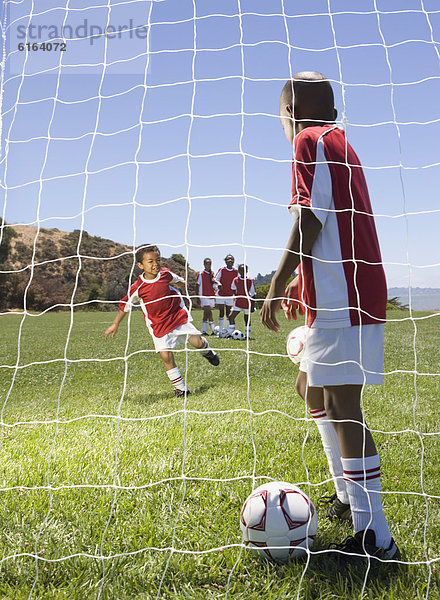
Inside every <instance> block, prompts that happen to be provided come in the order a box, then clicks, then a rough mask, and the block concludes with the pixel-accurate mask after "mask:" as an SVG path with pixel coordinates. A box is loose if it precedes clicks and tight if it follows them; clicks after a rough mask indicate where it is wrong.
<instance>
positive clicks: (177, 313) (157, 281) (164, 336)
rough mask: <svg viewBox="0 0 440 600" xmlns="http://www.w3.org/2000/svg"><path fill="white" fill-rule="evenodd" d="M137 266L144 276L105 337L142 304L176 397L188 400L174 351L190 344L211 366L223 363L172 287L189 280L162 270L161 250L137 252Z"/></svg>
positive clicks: (131, 291) (177, 292)
mask: <svg viewBox="0 0 440 600" xmlns="http://www.w3.org/2000/svg"><path fill="white" fill-rule="evenodd" d="M136 262H137V265H138V267H139V268H140V269H142V271H143V273H142V274H141V275H139V277H138V280H137V281H136V282H135V283H134V284H133V285H132V286H131V288H130V292H129V293H128V294H127V296H124V298H122V300H121V301H120V303H119V312H118V314H117V315H116V318H115V320H114V322H113V324H112V325H110V327H109V328H108V329H107V330H106V332H105V333H104V337H105V338H106V339H107V338H108V336H109V335H111V336H112V337H115V334H116V332H117V331H118V327H119V323H120V322H121V321H122V319H123V318H124V317H125V315H126V313H127V312H128V311H129V310H130V308H131V305H132V304H134V303H140V305H141V308H142V312H143V313H144V319H145V324H146V326H147V329H148V331H149V332H150V334H151V337H152V338H153V342H154V347H155V349H156V352H159V353H160V357H161V359H162V362H163V364H164V367H165V370H166V372H167V375H168V377H169V380H170V381H171V383H172V384H173V386H174V388H175V394H176V396H177V397H178V398H179V397H182V396H187V395H188V394H189V390H188V388H187V386H186V383H185V381H184V379H183V377H182V375H181V373H180V370H179V368H178V367H177V366H176V363H175V360H174V355H173V352H172V350H173V349H174V348H176V347H177V346H179V345H180V344H181V343H185V341H186V340H187V341H188V342H189V343H190V344H191V345H192V346H194V348H197V349H198V350H201V351H202V355H203V356H204V358H206V360H208V361H209V362H210V363H211V365H214V366H217V365H218V364H219V363H220V359H219V357H218V355H217V354H216V353H215V352H213V351H212V350H211V349H210V347H209V344H208V342H207V341H206V340H205V338H203V337H202V336H201V335H200V332H199V331H198V330H197V329H196V328H195V327H194V325H193V324H192V323H191V321H192V318H191V315H190V314H189V311H188V310H187V308H186V306H185V304H184V302H183V298H182V295H181V294H180V292H179V291H178V290H176V289H175V288H174V287H173V286H172V284H173V283H183V282H184V281H185V280H184V279H183V278H182V277H179V276H178V275H176V274H175V273H173V272H172V271H170V270H169V269H165V268H161V265H160V252H159V249H158V247H157V246H144V247H142V248H141V249H140V250H138V251H137V252H136Z"/></svg>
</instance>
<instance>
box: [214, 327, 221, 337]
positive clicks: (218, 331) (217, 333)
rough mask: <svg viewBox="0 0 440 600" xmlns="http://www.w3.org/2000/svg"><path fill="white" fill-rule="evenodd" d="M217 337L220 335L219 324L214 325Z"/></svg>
mask: <svg viewBox="0 0 440 600" xmlns="http://www.w3.org/2000/svg"><path fill="white" fill-rule="evenodd" d="M213 333H214V334H215V335H216V336H217V337H219V336H220V327H219V326H218V325H216V326H215V327H214V332H213Z"/></svg>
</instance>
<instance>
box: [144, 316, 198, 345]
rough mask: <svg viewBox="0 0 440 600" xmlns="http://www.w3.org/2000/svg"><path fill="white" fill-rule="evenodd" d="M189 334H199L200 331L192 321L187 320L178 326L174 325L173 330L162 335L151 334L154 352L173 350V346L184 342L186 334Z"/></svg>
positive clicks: (186, 337)
mask: <svg viewBox="0 0 440 600" xmlns="http://www.w3.org/2000/svg"><path fill="white" fill-rule="evenodd" d="M190 335H201V334H200V331H199V330H198V329H196V328H195V327H194V325H193V324H192V323H190V322H189V321H188V323H184V324H183V325H181V326H180V327H176V329H173V331H170V332H169V333H167V334H165V335H164V336H163V337H160V338H158V337H156V336H154V335H152V336H151V337H152V338H153V342H154V349H155V350H156V352H160V351H161V350H173V348H177V346H180V344H185V342H186V340H187V339H188V336H190Z"/></svg>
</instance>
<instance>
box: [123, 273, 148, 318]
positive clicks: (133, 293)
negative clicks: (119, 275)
mask: <svg viewBox="0 0 440 600" xmlns="http://www.w3.org/2000/svg"><path fill="white" fill-rule="evenodd" d="M141 284H142V281H141V279H140V278H139V279H138V280H137V281H135V282H134V283H133V285H132V286H131V287H130V291H129V293H128V294H126V295H125V296H124V297H123V298H122V300H120V302H119V310H122V311H124V312H128V311H129V310H130V309H131V306H132V305H133V304H137V303H138V302H139V296H138V293H137V291H138V289H139V286H140V285H141Z"/></svg>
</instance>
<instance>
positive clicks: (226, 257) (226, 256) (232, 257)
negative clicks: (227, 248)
mask: <svg viewBox="0 0 440 600" xmlns="http://www.w3.org/2000/svg"><path fill="white" fill-rule="evenodd" d="M228 256H230V257H231V258H234V256H233V255H232V254H227V255H226V256H225V258H224V260H226V259H227V258H228ZM234 260H235V258H234Z"/></svg>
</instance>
